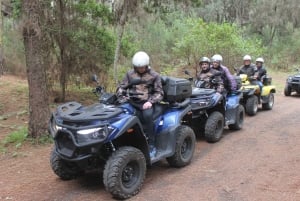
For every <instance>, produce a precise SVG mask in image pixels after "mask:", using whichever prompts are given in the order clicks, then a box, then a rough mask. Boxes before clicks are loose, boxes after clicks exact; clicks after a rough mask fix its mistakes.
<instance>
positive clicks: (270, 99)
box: [262, 93, 274, 110]
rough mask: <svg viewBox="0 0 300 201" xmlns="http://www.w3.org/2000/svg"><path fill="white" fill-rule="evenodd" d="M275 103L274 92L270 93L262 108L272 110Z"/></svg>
mask: <svg viewBox="0 0 300 201" xmlns="http://www.w3.org/2000/svg"><path fill="white" fill-rule="evenodd" d="M273 105H274V94H273V93H270V95H269V97H268V102H267V103H263V104H262V109H264V110H272V108H273Z"/></svg>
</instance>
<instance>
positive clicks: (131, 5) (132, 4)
mask: <svg viewBox="0 0 300 201" xmlns="http://www.w3.org/2000/svg"><path fill="white" fill-rule="evenodd" d="M137 6H138V5H137V0H131V1H123V3H122V1H117V3H115V4H113V12H114V14H115V20H116V30H117V44H116V48H115V58H114V80H115V82H117V80H118V78H117V75H118V68H117V66H118V60H119V55H120V49H121V42H122V37H123V33H124V27H125V24H126V21H127V16H128V14H130V13H133V11H134V10H135V9H136V8H137Z"/></svg>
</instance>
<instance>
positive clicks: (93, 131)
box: [77, 126, 114, 143]
mask: <svg viewBox="0 0 300 201" xmlns="http://www.w3.org/2000/svg"><path fill="white" fill-rule="evenodd" d="M113 130H114V129H113V128H112V127H110V126H108V127H100V128H90V129H84V130H78V131H77V140H78V142H79V143H81V142H87V141H90V140H100V141H102V140H105V139H106V137H107V136H108V134H110V133H111V132H112V131H113Z"/></svg>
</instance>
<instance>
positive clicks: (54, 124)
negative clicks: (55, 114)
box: [51, 120, 62, 137]
mask: <svg viewBox="0 0 300 201" xmlns="http://www.w3.org/2000/svg"><path fill="white" fill-rule="evenodd" d="M51 127H52V130H53V132H54V133H53V134H52V135H53V137H54V135H56V133H57V131H59V130H61V129H62V127H61V126H58V125H57V124H56V123H55V121H54V120H52V121H51Z"/></svg>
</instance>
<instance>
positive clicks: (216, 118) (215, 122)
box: [204, 111, 224, 142]
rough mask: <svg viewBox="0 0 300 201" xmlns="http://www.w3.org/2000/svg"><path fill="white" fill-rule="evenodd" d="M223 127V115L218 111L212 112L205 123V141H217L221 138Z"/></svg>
mask: <svg viewBox="0 0 300 201" xmlns="http://www.w3.org/2000/svg"><path fill="white" fill-rule="evenodd" d="M223 129H224V116H223V115H222V113H220V112H217V111H216V112H213V113H211V114H210V115H209V117H208V119H207V120H206V123H205V131H204V136H205V139H206V141H207V142H217V141H219V140H220V139H221V137H222V134H223Z"/></svg>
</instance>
